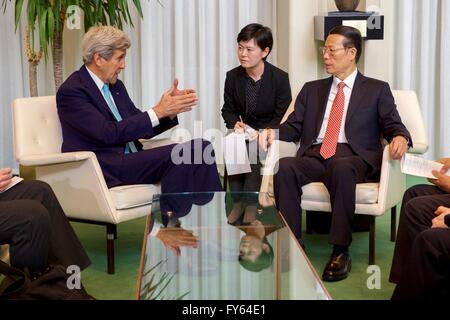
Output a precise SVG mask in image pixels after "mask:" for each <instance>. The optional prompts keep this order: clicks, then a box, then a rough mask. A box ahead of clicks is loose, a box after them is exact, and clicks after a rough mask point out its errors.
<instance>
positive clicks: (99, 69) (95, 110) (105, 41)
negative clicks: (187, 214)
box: [56, 26, 221, 193]
mask: <svg viewBox="0 0 450 320" xmlns="http://www.w3.org/2000/svg"><path fill="white" fill-rule="evenodd" d="M130 45H131V44H130V40H129V38H128V36H127V35H126V34H125V33H124V32H122V31H121V30H118V29H116V28H113V27H109V26H103V27H93V28H91V29H90V30H89V31H88V32H87V33H86V35H85V36H84V38H83V42H82V49H83V61H84V63H85V64H84V65H83V66H82V67H81V68H80V70H78V71H76V72H74V73H73V74H72V75H71V76H70V77H69V78H68V79H67V80H66V81H65V82H64V83H63V84H62V85H61V87H60V89H59V90H58V93H57V95H56V101H57V108H58V114H59V118H60V121H61V126H62V134H63V145H62V151H63V152H71V151H82V150H89V151H93V152H94V153H95V154H96V156H97V159H98V161H99V163H100V166H101V168H102V171H103V174H104V176H105V179H106V183H107V185H108V187H114V186H118V185H128V184H141V183H146V184H153V183H158V182H161V189H162V192H163V193H176V192H202V191H219V190H221V185H220V180H219V177H218V173H217V168H216V164H215V160H214V152H213V149H212V146H211V145H210V144H209V143H207V142H205V141H202V140H195V141H189V142H187V143H185V144H183V145H181V146H177V147H176V148H175V145H170V146H164V147H160V148H155V149H151V150H142V145H141V143H140V142H139V141H138V139H140V138H152V137H154V136H156V135H158V134H160V133H162V132H164V131H166V130H168V129H170V128H172V127H173V126H175V125H177V124H178V120H177V115H178V114H180V113H182V112H187V111H190V110H191V109H192V107H193V106H194V105H195V104H196V103H197V96H196V94H195V91H194V90H179V89H178V88H177V85H178V81H177V80H175V81H174V84H173V85H172V87H171V88H170V90H168V91H167V92H165V93H164V94H163V96H162V98H161V100H160V101H159V103H158V104H157V105H156V106H155V107H154V108H153V109H150V110H149V111H147V112H142V111H140V110H138V109H137V108H136V107H135V106H134V104H133V102H132V101H131V99H130V97H129V96H128V93H127V90H126V89H125V86H124V85H123V83H122V81H120V80H119V79H118V76H119V73H120V71H121V70H122V69H124V68H125V55H126V50H127V49H128V48H129V47H130ZM196 154H197V155H198V154H200V155H201V156H200V157H198V156H195V155H196ZM186 156H187V157H188V159H187V160H186ZM205 156H209V157H208V159H205ZM180 159H182V161H179V160H180ZM198 159H201V161H198ZM180 162H181V163H180ZM194 177H195V179H194Z"/></svg>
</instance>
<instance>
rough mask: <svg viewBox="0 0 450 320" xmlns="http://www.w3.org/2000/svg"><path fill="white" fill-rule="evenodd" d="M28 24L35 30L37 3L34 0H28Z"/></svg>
mask: <svg viewBox="0 0 450 320" xmlns="http://www.w3.org/2000/svg"><path fill="white" fill-rule="evenodd" d="M27 11H28V26H29V27H30V28H31V30H34V27H35V23H36V18H37V17H36V3H35V2H34V1H28V8H27Z"/></svg>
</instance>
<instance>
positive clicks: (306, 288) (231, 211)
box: [137, 192, 331, 300]
mask: <svg viewBox="0 0 450 320" xmlns="http://www.w3.org/2000/svg"><path fill="white" fill-rule="evenodd" d="M258 199H259V201H258ZM261 199H263V200H264V201H261ZM260 203H264V206H262V205H261V204H260ZM137 298H138V299H141V300H153V299H158V300H166V299H167V300H174V299H186V300H278V299H282V300H290V299H293V300H329V299H331V297H330V295H329V294H328V292H327V290H326V289H325V287H324V286H323V284H322V282H321V280H320V278H319V276H318V274H317V273H316V271H315V270H314V268H313V266H312V264H311V263H310V261H309V260H308V258H307V256H306V254H305V252H304V251H303V250H302V248H301V246H300V245H299V244H298V242H297V241H296V239H295V237H294V235H293V234H292V233H291V231H290V230H289V228H287V227H286V225H285V223H284V220H283V218H282V217H281V215H280V214H279V213H278V211H277V210H276V208H275V207H274V205H273V201H272V200H271V199H270V198H269V197H268V196H267V195H266V194H258V193H225V192H216V193H183V194H165V195H157V196H155V197H154V199H153V204H152V212H151V214H150V215H149V216H148V218H147V223H146V229H145V235H144V241H143V248H142V254H141V263H140V271H139V277H138V289H137Z"/></svg>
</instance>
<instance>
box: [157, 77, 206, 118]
mask: <svg viewBox="0 0 450 320" xmlns="http://www.w3.org/2000/svg"><path fill="white" fill-rule="evenodd" d="M197 102H198V99H197V95H196V93H195V90H193V89H185V90H179V89H178V80H177V79H175V80H174V82H173V84H172V87H171V88H170V89H169V90H168V91H166V92H165V93H164V94H163V95H162V97H161V100H160V101H159V103H158V104H157V105H156V106H155V107H154V108H153V111H155V114H156V116H157V117H158V119H163V118H166V117H175V116H176V115H178V114H180V113H183V112H188V111H191V110H192V107H193V106H195V105H196V104H197Z"/></svg>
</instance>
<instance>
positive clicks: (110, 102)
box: [102, 83, 138, 154]
mask: <svg viewBox="0 0 450 320" xmlns="http://www.w3.org/2000/svg"><path fill="white" fill-rule="evenodd" d="M102 91H103V95H104V96H105V100H106V103H107V104H108V107H109V109H110V110H111V112H112V114H113V115H114V118H116V120H117V121H118V122H120V121H122V116H121V115H120V113H119V110H118V109H117V106H116V104H115V103H114V100H113V99H112V95H111V91H110V90H109V86H108V84H106V83H105V84H104V85H103V87H102ZM134 152H138V150H137V148H136V146H135V144H134V142H133V141H130V142H128V143H127V145H126V146H125V154H129V153H134Z"/></svg>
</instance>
